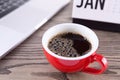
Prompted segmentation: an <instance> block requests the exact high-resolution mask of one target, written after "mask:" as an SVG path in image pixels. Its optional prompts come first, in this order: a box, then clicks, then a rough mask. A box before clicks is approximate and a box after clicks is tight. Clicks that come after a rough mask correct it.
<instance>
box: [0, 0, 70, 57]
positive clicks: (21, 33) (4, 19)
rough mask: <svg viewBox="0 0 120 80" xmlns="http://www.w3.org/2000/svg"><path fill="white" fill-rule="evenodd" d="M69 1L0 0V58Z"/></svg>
mask: <svg viewBox="0 0 120 80" xmlns="http://www.w3.org/2000/svg"><path fill="white" fill-rule="evenodd" d="M69 2H70V0H0V59H1V58H3V57H4V56H5V55H6V54H7V53H9V52H10V51H11V50H12V49H14V48H15V47H16V46H18V45H19V44H20V43H21V42H23V41H24V40H25V39H26V38H28V37H29V36H30V35H31V34H32V33H34V32H35V31H36V30H37V29H39V28H40V27H41V26H42V25H43V24H45V23H46V22H47V21H48V20H49V19H50V18H52V17H53V16H54V15H55V14H56V13H57V12H58V11H59V10H60V9H62V8H63V7H64V6H66V5H67V4H68V3H69Z"/></svg>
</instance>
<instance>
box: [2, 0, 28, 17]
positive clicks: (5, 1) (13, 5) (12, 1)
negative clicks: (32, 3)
mask: <svg viewBox="0 0 120 80" xmlns="http://www.w3.org/2000/svg"><path fill="white" fill-rule="evenodd" d="M28 1H29V0H0V18H1V17H3V16H5V15H7V14H8V13H10V12H11V11H13V10H15V9H17V8H18V7H20V6H21V5H23V4H24V3H26V2H28Z"/></svg>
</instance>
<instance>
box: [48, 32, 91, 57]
mask: <svg viewBox="0 0 120 80" xmlns="http://www.w3.org/2000/svg"><path fill="white" fill-rule="evenodd" d="M48 47H49V49H50V50H51V51H52V52H54V53H55V54H57V55H60V56H64V57H78V56H82V55H84V54H85V53H86V52H88V51H89V50H90V49H91V44H90V42H89V41H88V40H87V39H86V38H84V37H83V36H81V35H80V34H75V33H71V32H68V33H63V34H59V35H56V36H54V37H53V38H52V39H51V40H50V42H49V44H48Z"/></svg>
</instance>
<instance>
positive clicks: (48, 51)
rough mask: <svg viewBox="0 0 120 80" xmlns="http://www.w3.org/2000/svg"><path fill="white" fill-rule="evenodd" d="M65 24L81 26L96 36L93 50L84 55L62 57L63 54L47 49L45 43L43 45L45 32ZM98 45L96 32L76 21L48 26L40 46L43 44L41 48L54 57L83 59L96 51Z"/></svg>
mask: <svg viewBox="0 0 120 80" xmlns="http://www.w3.org/2000/svg"><path fill="white" fill-rule="evenodd" d="M66 25H71V26H81V27H84V28H85V29H86V30H88V31H90V32H91V34H93V35H94V36H95V37H96V41H97V44H96V47H95V49H94V50H90V51H89V52H88V53H87V54H85V55H82V56H79V57H64V56H59V55H57V54H55V53H53V52H52V51H50V50H49V48H48V47H47V45H45V37H46V36H47V34H48V33H49V31H50V30H51V29H53V28H56V27H58V26H66ZM98 45H99V40H98V37H97V35H96V33H95V32H94V31H93V30H91V29H90V28H88V27H86V26H84V25H81V24H76V23H61V24H57V25H55V26H53V27H51V28H49V29H48V30H47V31H45V33H44V34H43V37H42V46H43V49H44V50H45V51H47V53H48V54H50V55H52V56H54V57H56V58H59V59H63V60H80V59H84V58H87V57H89V56H91V55H92V54H93V53H95V52H96V50H97V48H98Z"/></svg>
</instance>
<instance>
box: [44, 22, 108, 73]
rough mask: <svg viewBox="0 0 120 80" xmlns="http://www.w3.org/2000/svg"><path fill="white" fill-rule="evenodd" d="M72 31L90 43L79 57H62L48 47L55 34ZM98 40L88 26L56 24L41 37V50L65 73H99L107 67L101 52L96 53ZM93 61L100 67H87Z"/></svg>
mask: <svg viewBox="0 0 120 80" xmlns="http://www.w3.org/2000/svg"><path fill="white" fill-rule="evenodd" d="M65 32H74V33H78V34H80V35H82V36H84V37H86V38H87V39H88V40H89V42H90V43H91V50H90V51H89V52H87V53H86V54H85V55H83V56H79V57H63V56H59V55H57V54H55V53H53V52H52V51H50V49H49V48H48V43H49V41H50V40H51V39H52V38H53V37H54V36H56V35H58V34H61V33H65ZM98 45H99V40H98V37H97V35H96V34H95V33H94V32H93V31H92V30H91V29H89V28H88V27H85V26H83V25H80V24H75V23H63V24H58V25H56V26H54V27H52V28H50V29H48V30H47V31H46V32H45V33H44V35H43V37H42V46H43V51H44V54H45V56H46V58H47V59H48V61H49V62H50V63H51V64H52V65H53V66H54V67H56V68H57V69H58V70H60V71H62V72H66V73H72V72H78V71H82V72H87V73H91V74H101V73H103V72H104V71H105V70H106V69H107V60H106V58H105V57H104V56H102V55H101V54H97V53H96V50H97V49H98ZM93 62H97V63H99V64H100V69H96V68H93V67H89V65H90V64H91V63H93Z"/></svg>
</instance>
